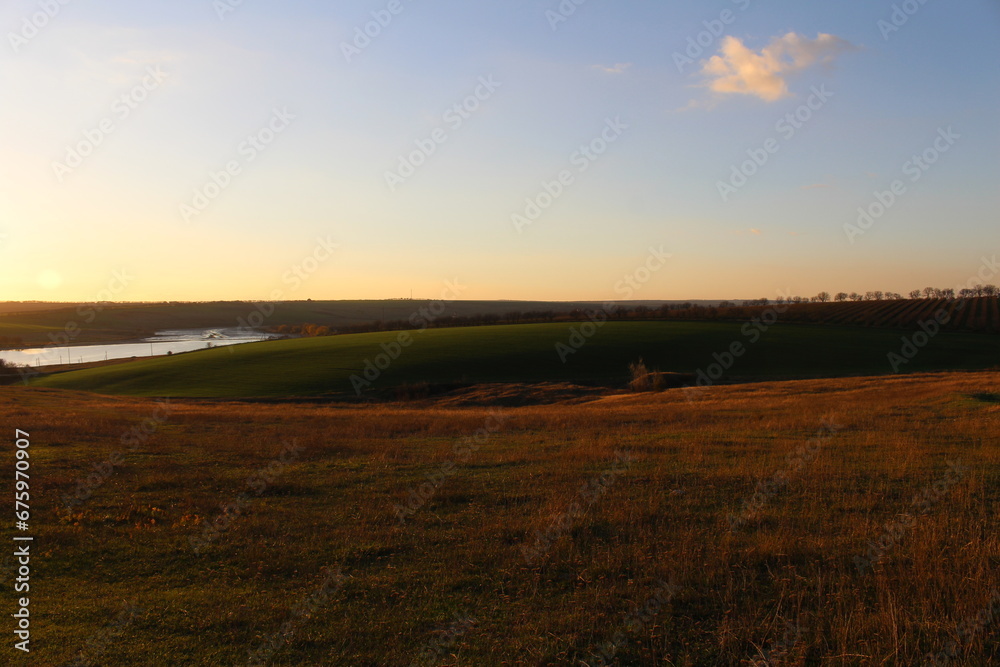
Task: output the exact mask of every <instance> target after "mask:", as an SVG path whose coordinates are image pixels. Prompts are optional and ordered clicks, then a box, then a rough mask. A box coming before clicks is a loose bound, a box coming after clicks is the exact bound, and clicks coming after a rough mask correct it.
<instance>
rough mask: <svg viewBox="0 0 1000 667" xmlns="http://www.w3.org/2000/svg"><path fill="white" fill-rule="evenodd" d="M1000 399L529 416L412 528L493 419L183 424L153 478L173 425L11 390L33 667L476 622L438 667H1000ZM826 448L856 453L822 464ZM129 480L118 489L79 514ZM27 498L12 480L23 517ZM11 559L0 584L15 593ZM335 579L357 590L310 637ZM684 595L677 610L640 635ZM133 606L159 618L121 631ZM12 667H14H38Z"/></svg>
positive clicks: (1, 405) (919, 389)
mask: <svg viewBox="0 0 1000 667" xmlns="http://www.w3.org/2000/svg"><path fill="white" fill-rule="evenodd" d="M998 391H1000V374H998V373H975V374H955V375H939V376H905V377H893V378H883V379H863V378H862V379H849V380H818V381H805V382H796V383H787V384H786V383H778V384H759V385H741V386H735V387H721V388H715V389H713V390H711V391H710V392H708V393H707V394H705V395H703V397H702V398H701V399H700V400H699V401H698V402H696V403H693V404H692V403H688V402H687V401H686V400H685V398H684V396H683V395H682V393H681V392H666V393H660V394H645V395H633V396H620V397H612V398H606V399H602V400H599V401H595V402H593V403H588V404H583V405H570V406H566V405H551V406H535V407H529V408H512V409H505V410H504V411H503V414H504V415H505V416H506V418H505V420H504V422H503V426H502V428H501V430H500V431H499V432H498V433H496V434H495V435H493V436H490V437H487V438H486V439H485V440H483V441H481V443H480V444H481V445H482V446H481V448H480V449H478V451H476V452H475V453H474V454H473V455H472V456H471V458H459V459H458V466H457V469H455V471H454V474H453V475H452V476H451V477H449V478H447V479H446V481H445V482H444V483H443V485H442V486H441V487H440V488H438V489H437V490H436V491H435V492H434V495H433V497H431V498H430V500H429V501H428V502H427V504H426V505H424V506H423V507H420V508H419V509H418V510H417V511H416V513H415V514H414V515H413V516H412V517H410V518H409V519H408V520H407V522H406V523H405V524H400V523H399V522H398V521H397V520H396V519H395V517H394V513H393V505H394V504H396V503H403V502H406V499H407V497H408V492H409V490H410V489H411V488H416V487H419V486H420V485H421V484H424V483H425V482H426V479H425V476H426V475H429V474H431V473H433V472H435V471H437V470H439V469H440V468H441V466H442V465H443V464H444V463H445V462H447V461H452V460H455V456H456V455H455V453H454V450H453V448H454V447H455V446H457V445H461V443H462V439H463V438H464V437H466V436H470V435H473V434H474V433H475V432H476V430H477V429H479V428H481V427H482V426H483V425H484V424H486V423H487V418H488V414H489V413H490V410H488V409H478V408H476V409H466V410H443V409H433V408H423V409H411V408H409V407H407V406H401V405H384V406H383V405H379V406H364V407H359V406H348V407H344V406H328V405H321V406H320V405H246V404H238V403H212V404H205V403H184V402H182V401H175V402H174V405H173V408H172V411H171V412H170V414H169V417H168V418H167V420H166V422H164V423H163V424H162V425H160V427H159V428H158V429H156V430H155V433H153V434H152V435H151V437H150V438H149V439H148V440H146V441H143V442H141V443H139V445H138V446H137V447H136V448H135V449H134V450H132V451H128V450H127V449H124V448H123V446H122V445H121V444H120V443H119V438H120V436H121V435H122V434H123V433H126V432H128V431H129V430H130V429H132V428H135V427H138V426H140V425H141V424H143V422H144V420H146V419H147V418H149V417H150V416H151V415H152V414H154V410H155V406H154V402H153V401H151V400H147V399H133V398H118V397H98V396H94V395H87V394H76V393H70V392H61V391H60V392H56V391H51V390H37V389H24V388H0V422H2V423H4V424H7V425H8V426H9V427H10V428H11V429H14V428H22V429H25V430H28V431H30V433H31V435H32V443H33V444H32V449H31V452H32V454H31V456H32V459H31V460H32V489H31V498H32V508H33V511H34V514H33V516H34V523H33V533H32V534H33V535H35V536H36V540H37V542H36V544H37V545H38V546H37V548H38V552H37V555H36V557H35V558H33V559H32V567H33V568H34V578H33V580H32V584H33V586H32V596H31V597H32V607H31V619H32V629H33V631H34V632H33V636H34V638H35V641H36V642H37V644H34V643H33V645H32V649H33V653H32V658H33V659H34V660H33V661H32V662H34V663H36V664H45V665H57V664H64V663H65V662H66V661H68V660H71V659H72V658H73V657H74V655H75V654H76V652H77V651H79V650H81V649H85V648H86V649H87V651H88V654H87V657H88V658H89V659H90V664H100V665H106V666H107V667H116V666H118V665H157V666H158V665H236V664H246V662H247V651H248V650H250V649H254V648H256V647H258V646H259V645H260V642H261V641H262V640H263V639H264V638H268V637H273V636H275V634H276V633H279V632H281V630H282V628H283V624H284V623H286V622H287V621H292V623H291V626H289V627H290V629H291V631H290V632H289V634H288V635H287V639H288V641H287V643H281V644H279V645H278V647H277V648H278V650H277V652H276V653H275V655H274V659H273V661H272V662H271V663H270V664H273V665H406V664H411V662H412V661H413V660H414V659H416V658H417V657H418V656H419V655H420V654H421V652H422V651H423V650H424V649H425V648H427V647H433V646H434V642H435V641H441V640H442V633H443V631H445V630H447V629H448V627H449V626H450V625H451V624H452V623H453V622H454V621H456V619H459V618H461V617H463V616H472V617H474V618H475V619H476V622H475V623H474V624H473V626H472V627H471V628H469V629H468V631H467V632H465V634H463V635H462V636H460V637H458V638H456V639H455V641H454V645H452V646H448V647H445V648H444V650H443V651H442V653H441V654H439V656H438V658H437V659H436V660H433V661H428V662H426V663H421V664H429V665H430V664H449V665H455V664H460V665H501V664H504V665H513V664H521V665H571V664H573V665H576V664H580V661H581V660H588V661H590V662H591V664H600V663H595V662H594V655H595V653H596V652H597V650H598V648H599V647H601V646H602V645H605V644H606V643H607V642H612V641H617V642H618V644H617V646H616V650H617V655H616V658H617V661H618V664H622V665H665V664H669V665H690V666H700V665H741V664H743V665H746V664H750V660H751V659H752V658H759V657H760V655H761V654H760V653H759V650H769V651H770V652H771V657H772V659H773V661H774V664H779V662H780V664H786V665H820V664H822V665H830V666H831V667H834V666H835V667H843V666H846V665H858V664H883V665H888V664H899V665H914V664H918V663H919V662H920V658H921V657H922V656H923V655H924V654H926V653H928V652H930V651H938V650H942V649H944V648H945V647H946V646H947V645H948V643H949V642H951V641H953V640H954V641H957V642H958V643H957V646H956V650H957V652H958V658H957V659H956V660H955V661H952V662H951V663H950V664H953V665H959V664H969V665H987V664H996V661H997V660H1000V652H998V651H1000V649H998V645H997V643H996V642H995V634H994V632H995V630H996V625H995V622H994V624H993V625H987V626H986V627H984V628H982V629H981V630H980V631H977V632H975V633H973V634H971V635H968V634H966V635H959V634H958V632H957V628H958V626H959V624H960V623H963V622H964V621H965V620H966V619H969V618H973V619H974V618H975V617H976V614H977V613H979V612H980V610H983V609H985V608H986V607H987V605H988V604H989V597H990V593H991V591H993V590H996V588H997V587H998V586H1000V569H998V568H997V558H998V555H1000V542H998V537H997V531H996V530H995V529H994V527H995V525H996V519H997V503H998V501H1000V496H998V494H1000V449H998V448H997V447H996V443H997V435H996V434H997V426H998V420H1000V406H998V404H997V402H996V401H997V400H998V396H997V393H996V392H998ZM824 418H831V419H833V420H834V421H835V422H836V423H837V424H839V425H840V426H842V427H843V428H842V429H841V430H840V431H839V432H838V433H837V434H836V435H835V436H834V437H832V438H830V439H828V440H825V441H823V442H821V443H820V444H819V445H816V446H810V447H808V448H807V447H806V444H807V442H808V441H809V439H810V438H811V437H813V435H814V434H815V433H816V432H817V430H818V429H819V428H820V424H821V422H822V420H823V419H824ZM289 439H295V440H297V441H298V443H299V444H300V445H302V446H303V448H304V449H303V451H302V453H301V455H300V457H299V459H298V460H297V461H296V462H294V463H293V464H292V465H291V466H290V467H288V468H286V469H284V470H283V471H282V470H278V471H275V472H273V473H272V475H273V477H272V478H271V480H270V483H269V484H268V485H267V487H266V490H264V491H263V492H262V493H257V492H249V501H248V503H247V504H246V505H245V506H244V507H243V508H242V510H241V512H240V513H239V514H238V515H236V516H234V517H231V520H230V521H228V522H223V523H224V524H227V525H226V527H225V529H224V530H222V532H221V533H220V534H219V535H218V536H217V538H216V539H215V540H214V541H213V542H212V543H211V544H210V545H209V546H208V547H207V549H205V550H204V551H203V552H202V553H201V554H200V555H197V554H195V553H194V552H193V551H192V549H191V547H190V545H189V538H190V537H192V536H195V537H197V536H199V535H202V531H203V527H204V526H205V524H206V523H211V522H216V521H217V520H218V519H219V518H220V512H221V510H220V506H222V505H230V506H231V504H232V503H233V502H234V501H235V500H236V499H237V498H238V497H239V496H240V494H241V493H248V489H249V488H250V487H248V482H249V480H252V479H254V476H255V475H256V474H257V473H258V471H261V470H265V469H268V468H269V464H270V463H271V462H272V460H273V459H274V457H275V455H276V454H277V452H278V451H279V449H280V447H281V443H282V442H283V441H286V440H289ZM619 450H628V451H629V452H631V454H632V456H633V457H634V462H633V463H632V465H631V466H630V467H629V468H628V469H627V470H624V471H621V472H620V473H618V474H616V475H612V476H611V477H610V478H608V477H607V476H605V479H607V480H609V481H608V482H607V483H608V486H607V487H605V488H606V491H605V492H604V493H603V494H601V495H600V497H599V498H597V499H596V501H595V502H594V503H593V504H592V505H590V506H589V507H587V509H586V510H585V511H583V512H582V513H581V514H579V515H577V516H576V518H574V519H573V520H572V521H569V522H568V524H567V525H566V529H565V530H564V531H560V532H558V533H556V539H555V540H554V542H553V544H552V545H551V548H550V549H549V550H548V553H547V554H546V555H545V556H544V557H543V558H541V559H539V560H538V561H537V562H534V563H531V564H529V563H528V562H526V560H525V558H524V557H523V555H522V547H523V546H530V545H531V544H532V543H533V540H534V536H535V534H536V531H544V530H546V529H547V528H548V527H549V526H550V525H551V523H552V522H554V521H556V520H557V519H558V517H559V516H563V513H564V512H566V511H567V508H569V507H571V506H572V504H573V503H574V502H575V501H576V500H577V499H578V493H579V491H580V488H581V485H583V484H584V483H586V482H587V481H588V480H593V479H598V478H600V477H601V475H602V472H604V471H607V470H609V466H610V464H611V461H613V460H614V457H615V452H616V451H619ZM803 451H806V452H808V458H804V456H805V455H803V453H802V452H803ZM113 452H120V454H121V456H122V459H121V460H120V465H118V466H117V467H116V468H115V469H114V470H113V472H112V473H111V474H110V477H108V478H107V479H106V480H104V481H103V483H102V484H101V485H100V486H99V488H96V489H94V491H93V495H92V497H90V498H89V499H87V500H86V501H85V502H83V503H82V504H81V505H79V506H78V507H76V508H75V509H74V510H73V511H72V512H68V511H66V510H65V509H63V507H62V503H61V500H60V499H61V498H62V497H63V495H64V494H71V493H73V492H74V490H75V489H76V488H77V480H78V479H87V478H88V477H93V475H94V470H95V467H99V466H98V464H100V463H101V462H102V461H105V460H107V459H108V457H110V456H111V454H112V453H113ZM7 460H8V462H9V461H12V458H8V459H7ZM948 460H960V461H961V462H962V464H964V465H965V466H966V467H967V468H968V470H967V472H966V473H965V474H964V477H963V478H962V479H961V480H960V481H959V482H958V483H957V484H955V485H954V486H950V487H947V488H946V489H945V490H944V491H942V492H941V493H940V494H939V495H937V496H936V497H935V500H934V502H933V503H932V505H931V506H930V507H929V508H928V511H927V512H926V513H921V514H919V515H917V516H916V517H915V519H914V521H913V523H912V525H909V527H908V528H906V529H905V530H902V531H901V532H900V533H899V534H898V535H897V536H896V537H895V538H894V539H893V540H892V541H891V542H890V543H889V544H888V545H887V547H886V549H885V552H884V559H883V560H882V561H881V562H880V563H878V564H877V565H876V568H875V572H874V573H865V572H859V571H858V570H857V569H856V568H855V565H854V560H853V559H854V557H855V556H859V555H863V554H864V553H865V550H866V545H867V544H868V543H869V542H870V541H878V540H880V536H881V535H882V534H883V533H885V532H886V530H887V529H886V526H887V525H890V526H891V525H898V524H899V521H900V516H901V515H902V513H905V512H912V511H913V509H912V508H911V499H912V498H914V496H918V497H923V495H922V494H923V493H924V492H925V490H927V489H932V488H933V485H934V483H935V481H936V480H941V479H942V478H943V476H944V475H945V471H946V469H947V463H946V462H947V461H948ZM790 466H791V467H790ZM779 473H780V474H783V475H784V476H783V477H781V479H783V480H784V481H785V483H784V484H778V485H775V484H771V485H770V486H768V487H766V489H768V490H769V491H768V495H767V496H766V498H765V499H764V502H762V503H761V506H760V509H759V514H758V515H757V516H754V517H752V518H751V519H750V521H749V522H748V523H747V524H746V525H745V526H743V527H742V528H739V529H737V530H735V531H733V530H730V529H729V525H728V523H727V518H726V517H727V515H728V514H729V513H731V512H738V511H740V508H741V507H742V505H743V503H744V502H746V501H748V500H749V499H751V498H752V497H753V496H754V493H755V490H758V489H759V488H760V487H759V486H758V484H759V483H761V482H765V481H767V480H774V479H776V478H777V475H778V474H779ZM12 484H13V475H4V476H2V478H0V494H3V495H5V496H6V497H10V496H11V495H12V494H13V488H12ZM255 488H256V487H255ZM894 534H895V533H894ZM11 553H12V550H8V551H7V552H6V555H2V554H0V585H3V586H4V587H5V588H7V589H8V590H9V587H10V586H11V585H12V580H13V578H14V577H15V576H16V574H15V567H16V563H15V562H14V558H13V556H12V555H11ZM325 567H332V568H337V567H341V568H343V573H344V575H345V576H346V577H347V578H348V579H347V583H346V584H345V585H344V587H343V588H342V589H339V590H336V591H334V592H333V593H332V594H331V596H330V598H329V600H327V601H326V602H325V603H323V604H319V605H317V607H315V608H314V609H313V613H312V615H311V616H310V617H309V618H299V619H298V620H296V617H295V615H294V613H293V611H292V610H293V608H295V607H296V605H299V604H300V603H301V601H303V600H304V599H306V598H307V597H308V596H310V595H311V594H312V593H313V592H315V591H316V590H317V588H318V586H319V582H320V580H321V579H322V574H321V570H322V568H325ZM659 580H664V581H672V582H674V583H675V584H676V585H677V586H679V587H680V590H679V591H678V592H677V594H676V595H675V596H674V597H673V599H671V600H669V601H668V602H665V603H664V604H663V605H662V606H661V608H659V609H658V610H655V611H654V612H653V613H652V614H651V616H650V618H649V619H648V620H647V621H644V622H643V623H639V624H630V623H629V615H630V614H631V613H632V611H633V610H634V609H635V608H636V607H637V606H639V605H643V603H644V602H645V601H646V600H648V599H650V598H651V596H653V595H654V594H655V593H656V591H657V589H658V584H657V582H658V581H659ZM127 604H134V605H136V606H137V607H139V608H140V609H141V611H139V612H137V616H136V618H135V619H134V621H133V622H131V623H128V624H126V625H125V627H123V628H116V627H115V626H114V625H112V622H113V621H114V619H115V618H116V617H118V616H119V615H120V614H121V612H122V611H123V609H125V607H126V605H127ZM7 609H8V612H6V613H12V607H11V606H10V604H8V606H7ZM8 620H9V619H8ZM9 627H10V625H9V623H8V628H9ZM787 628H791V632H788V633H787V634H786V629H787ZM619 631H621V633H620V634H618V633H619ZM12 643H13V642H12V641H9V640H8V641H6V642H3V644H2V645H0V664H14V662H15V661H17V660H21V659H20V658H17V657H16V656H15V655H14V653H15V651H14V650H13V648H12ZM782 646H785V647H786V648H787V652H785V651H782V650H780V649H781V648H782ZM450 654H458V655H459V656H460V658H459V659H456V658H448V657H446V656H447V655H450ZM778 656H780V657H781V659H780V661H779V659H778ZM22 658H23V656H22ZM609 662H610V661H609Z"/></svg>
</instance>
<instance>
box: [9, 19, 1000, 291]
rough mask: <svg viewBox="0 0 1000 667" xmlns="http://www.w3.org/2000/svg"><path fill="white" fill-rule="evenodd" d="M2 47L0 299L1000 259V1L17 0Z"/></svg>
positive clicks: (732, 282)
mask: <svg viewBox="0 0 1000 667" xmlns="http://www.w3.org/2000/svg"><path fill="white" fill-rule="evenodd" d="M0 37H2V40H0V300H64V301H92V300H98V299H101V300H127V301H141V300H145V301H153V300H156V301H159V300H179V301H191V300H217V299H263V300H267V299H274V298H281V299H307V298H312V299H376V298H397V297H409V296H410V295H411V294H412V295H413V296H414V297H416V298H437V297H438V296H439V295H441V294H445V293H447V295H448V296H449V298H453V297H459V298H462V299H531V300H535V299H537V300H605V299H616V298H617V299H622V298H626V297H628V298H633V299H643V300H655V299H731V298H760V297H770V298H774V297H775V296H777V295H779V294H798V295H803V296H810V295H813V294H816V293H818V292H820V291H828V292H832V293H836V292H838V291H842V290H843V291H847V292H850V291H859V292H864V291H867V290H876V289H877V290H884V291H896V292H902V293H904V294H905V293H906V292H909V291H910V290H912V289H917V288H922V287H925V286H928V285H933V286H939V287H953V286H955V285H958V284H964V283H966V282H967V281H968V279H969V277H970V276H973V275H974V274H975V272H976V271H977V269H978V268H979V267H980V265H981V264H982V259H983V257H986V258H990V257H992V256H993V255H994V254H995V253H996V252H997V251H998V250H1000V248H998V247H997V246H998V245H1000V244H998V239H997V234H996V229H997V224H996V223H997V212H998V211H1000V188H997V186H996V183H997V177H998V175H1000V165H998V158H1000V127H998V123H997V119H998V118H1000V116H998V111H1000V85H998V83H1000V3H998V2H996V1H995V0H994V1H987V0H959V1H957V2H952V3H945V2H940V1H935V0H927V1H925V2H924V3H923V4H921V3H920V2H919V1H918V0H908V1H907V2H898V1H896V0H894V1H892V2H890V1H889V0H880V1H874V2H873V1H872V0H865V1H864V2H862V1H861V0H846V1H842V2H837V3H830V2H791V1H789V0H784V1H772V2H763V1H762V0H713V1H709V2H704V1H698V2H693V1H691V2H655V1H652V0H615V1H614V2H611V1H610V0H562V1H561V2H560V0H504V1H500V0H477V1H476V2H469V1H468V0H434V1H432V0H374V1H368V0H365V1H349V2H336V3H328V2H318V1H315V0H312V1H307V0H286V1H284V2H281V3H275V2H262V1H260V0H243V1H242V2H240V1H239V0H173V1H172V2H169V3H168V2H154V3H136V2H125V1H124V0H61V2H60V1H58V0H36V1H27V0H24V1H22V0H11V1H9V2H6V3H4V4H3V5H2V6H0ZM623 279H628V280H627V284H628V285H631V286H630V287H628V288H627V289H624V288H623V287H622V285H623V283H622V281H623ZM994 282H1000V280H997V281H994ZM456 286H457V287H456Z"/></svg>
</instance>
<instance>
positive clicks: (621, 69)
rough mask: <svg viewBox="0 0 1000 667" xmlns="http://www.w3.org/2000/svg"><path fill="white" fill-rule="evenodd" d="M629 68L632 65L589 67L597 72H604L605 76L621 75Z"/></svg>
mask: <svg viewBox="0 0 1000 667" xmlns="http://www.w3.org/2000/svg"><path fill="white" fill-rule="evenodd" d="M631 66H632V63H616V64H615V65H612V66H611V67H608V66H607V65H592V66H591V67H593V68H594V69H596V70H597V71H599V72H604V73H605V74H621V73H622V72H624V71H625V70H627V69H628V68H629V67H631Z"/></svg>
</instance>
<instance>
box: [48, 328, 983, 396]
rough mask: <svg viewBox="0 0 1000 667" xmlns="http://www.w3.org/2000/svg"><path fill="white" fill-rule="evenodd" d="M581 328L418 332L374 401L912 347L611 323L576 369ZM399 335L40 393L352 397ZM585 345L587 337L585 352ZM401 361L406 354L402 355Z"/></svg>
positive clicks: (379, 384)
mask: <svg viewBox="0 0 1000 667" xmlns="http://www.w3.org/2000/svg"><path fill="white" fill-rule="evenodd" d="M582 326H583V325H581V324H579V323H578V324H572V325H571V324H565V323H559V324H530V325H513V326H490V327H473V328H455V329H431V330H427V331H423V332H409V333H408V334H407V335H409V336H411V337H412V343H411V344H410V345H409V346H408V347H406V348H401V349H400V351H399V354H398V358H396V359H395V360H393V361H392V362H391V363H390V364H389V365H388V367H387V368H386V369H385V370H384V371H382V372H380V373H379V374H378V376H377V377H375V375H374V372H373V370H372V368H373V367H369V378H374V379H372V382H371V384H370V386H366V387H365V388H364V389H365V392H366V393H368V392H373V393H380V392H388V391H390V390H392V389H393V388H394V387H397V386H400V385H404V384H415V383H422V382H428V383H432V384H448V383H482V382H537V381H569V382H581V383H595V384H602V385H607V386H618V387H620V386H624V385H625V383H626V382H627V380H628V364H629V363H630V362H634V361H636V360H638V359H639V358H640V357H641V358H642V359H644V360H645V362H646V365H647V366H648V367H649V368H650V369H656V370H661V371H676V372H685V373H694V372H697V371H698V370H699V369H702V370H706V371H707V370H708V369H709V368H710V366H711V365H712V364H714V363H716V359H715V355H724V353H726V351H727V350H729V349H730V348H731V346H732V345H733V344H734V343H740V344H742V345H743V346H744V347H745V353H744V354H743V355H742V356H740V357H739V358H736V359H734V360H733V362H732V364H731V368H730V369H729V370H728V371H727V372H726V373H725V375H724V376H723V377H722V378H721V379H722V380H729V381H739V380H756V379H771V380H774V379H787V378H809V377H837V376H848V375H880V374H885V373H891V372H892V370H893V369H892V368H891V366H890V363H889V361H888V355H889V354H890V353H892V352H895V353H897V354H898V353H899V351H900V348H901V347H902V345H903V343H902V340H901V338H902V337H903V336H904V335H905V336H910V335H912V334H911V333H907V332H904V331H898V330H891V329H865V328H839V327H830V326H808V325H775V326H773V327H771V328H770V329H768V330H767V331H766V332H762V333H760V336H759V340H757V341H756V342H754V341H753V339H752V338H750V337H748V336H747V335H746V333H745V331H744V330H743V327H742V325H740V324H733V323H709V322H693V323H684V322H681V323H677V322H609V323H607V324H605V325H604V326H603V327H601V328H600V329H598V330H597V332H596V334H594V335H593V336H592V337H590V338H589V339H586V341H585V344H583V345H582V347H580V349H579V350H578V351H577V352H575V353H573V354H569V355H568V356H567V357H566V361H565V363H563V361H562V360H561V359H560V357H559V355H558V354H557V352H556V345H557V343H563V344H566V345H568V344H569V342H570V336H571V330H572V329H574V328H576V329H579V328H581V327H582ZM399 336H400V333H399V332H380V333H369V334H354V335H343V336H332V337H324V338H310V339H296V340H281V341H268V342H262V343H250V344H246V345H239V346H232V347H226V348H217V349H212V350H204V351H199V352H192V353H187V354H182V355H176V356H173V357H162V358H158V359H150V360H142V361H136V362H133V363H130V364H123V365H118V366H110V367H105V368H94V369H88V370H81V371H73V372H69V373H61V374H54V375H51V376H48V377H43V378H39V379H37V380H36V381H35V383H34V384H35V386H39V387H50V388H61V389H76V390H84V391H95V392H99V393H108V394H123V395H134V396H176V397H279V396H280V397H305V396H331V397H335V396H353V395H355V391H354V387H353V386H352V383H351V376H352V375H359V376H360V374H362V373H363V372H364V370H365V368H366V360H370V361H371V362H372V363H373V364H374V363H376V362H378V361H381V362H382V365H385V361H386V360H387V357H383V358H382V359H377V357H378V356H379V355H380V354H383V349H382V345H383V344H386V345H390V346H391V343H392V342H393V341H395V340H397V338H398V337H399ZM580 340H582V339H577V342H579V341H580ZM394 352H395V351H394ZM998 360H1000V338H998V337H996V336H989V335H982V334H958V333H942V334H940V335H938V336H936V337H934V338H932V339H931V340H930V342H929V344H927V346H926V347H924V348H923V349H921V350H920V351H919V353H918V354H916V356H915V357H914V358H913V360H912V361H910V362H909V363H907V364H905V365H903V366H901V368H900V370H901V371H902V372H912V371H929V370H947V369H982V368H991V367H995V366H996V365H997V364H998Z"/></svg>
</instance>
